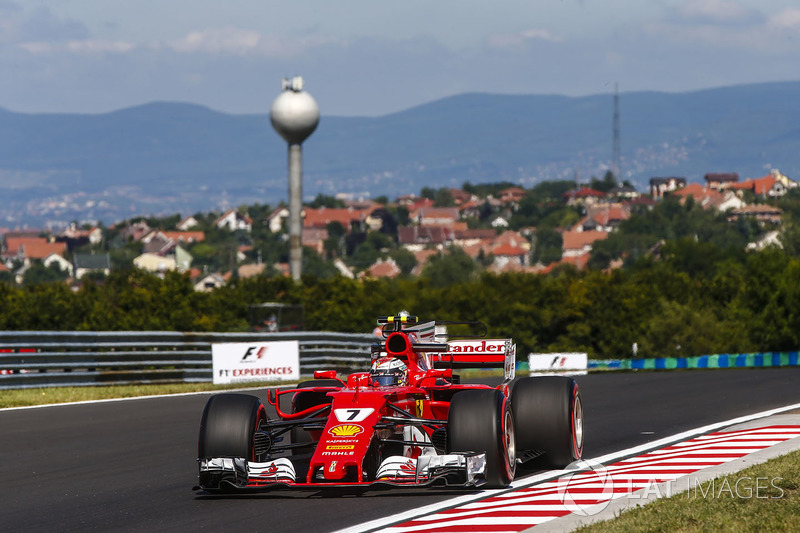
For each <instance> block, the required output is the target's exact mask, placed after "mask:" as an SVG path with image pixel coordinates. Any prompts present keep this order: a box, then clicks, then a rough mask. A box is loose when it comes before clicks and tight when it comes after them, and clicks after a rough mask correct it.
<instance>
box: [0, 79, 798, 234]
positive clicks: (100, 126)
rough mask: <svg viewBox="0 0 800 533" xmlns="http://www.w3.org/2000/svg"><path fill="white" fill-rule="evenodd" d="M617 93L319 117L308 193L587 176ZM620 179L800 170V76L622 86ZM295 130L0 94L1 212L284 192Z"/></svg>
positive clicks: (255, 198)
mask: <svg viewBox="0 0 800 533" xmlns="http://www.w3.org/2000/svg"><path fill="white" fill-rule="evenodd" d="M613 111H614V110H613V95H611V94H607V95H599V96H587V97H581V98H571V97H565V96H542V95H493V94H463V95H459V96H453V97H450V98H445V99H442V100H437V101H434V102H430V103H428V104H425V105H420V106H418V107H414V108H411V109H408V110H406V111H402V112H399V113H394V114H391V115H386V116H382V117H376V118H365V117H334V116H326V115H325V114H324V112H325V110H324V109H322V113H323V115H322V119H321V121H320V124H319V127H318V129H317V131H316V132H315V133H314V134H313V135H312V136H311V137H310V138H309V139H308V140H307V141H306V142H305V143H304V145H303V147H304V166H303V171H304V194H305V195H306V196H309V197H313V196H316V195H317V194H318V193H323V194H329V195H332V194H335V193H338V192H345V193H354V194H356V195H371V196H372V197H376V196H380V195H386V196H388V197H389V198H394V197H395V196H397V195H400V194H405V193H410V192H419V190H420V189H421V188H422V187H425V186H428V187H433V188H438V187H444V186H447V187H459V186H461V185H462V184H463V183H464V182H466V181H469V182H471V183H486V182H496V181H510V182H515V183H518V184H520V185H523V186H525V187H530V186H531V185H533V184H535V183H537V182H539V181H542V180H554V179H578V180H580V181H588V180H589V179H590V178H591V177H592V176H598V177H601V176H602V175H603V174H604V173H605V170H606V169H607V168H608V167H609V165H610V163H611V153H612V145H613V135H612V132H613V127H612V126H613ZM619 114H620V121H619V123H620V131H621V137H620V140H621V154H622V165H621V166H622V174H623V178H624V179H627V180H629V181H631V182H632V183H633V184H634V185H635V186H637V187H638V188H639V189H640V190H642V191H643V190H645V189H646V187H647V184H648V180H649V179H650V178H651V177H654V176H684V177H686V178H687V179H688V180H689V181H690V182H691V181H702V178H703V175H704V174H705V173H706V172H738V173H739V175H740V176H742V178H743V179H744V178H747V177H759V176H763V175H766V174H767V173H768V172H769V169H770V168H779V169H780V170H781V171H782V172H783V173H784V174H787V175H788V176H790V177H795V178H796V177H800V82H785V83H765V84H755V85H742V86H735V87H726V88H719V89H709V90H704V91H696V92H688V93H679V94H673V93H660V92H637V93H623V94H621V95H620V106H619ZM286 176H287V154H286V145H285V143H284V142H283V141H282V140H281V139H280V137H279V136H278V135H277V134H276V133H275V132H274V131H273V129H272V127H271V125H270V122H269V116H268V114H266V113H265V114H260V115H230V114H224V113H219V112H216V111H212V110H210V109H207V108H204V107H200V106H196V105H189V104H181V103H152V104H147V105H142V106H138V107H133V108H129V109H123V110H120V111H116V112H112V113H105V114H96V115H88V114H84V115H79V114H22V113H15V112H11V111H7V110H3V109H0V197H1V198H2V201H0V226H6V227H14V226H17V225H21V224H29V225H33V226H43V225H45V224H47V223H48V222H50V223H52V222H58V221H61V222H65V221H69V220H73V219H74V220H96V219H99V220H103V221H104V222H105V223H107V224H108V223H112V222H114V221H117V220H122V219H125V218H129V217H132V216H135V215H148V214H167V213H170V214H171V213H177V212H180V213H183V214H190V213H194V212H197V211H211V210H214V209H215V208H223V207H226V206H237V205H241V204H253V203H261V204H271V205H275V204H277V203H278V202H279V201H280V200H282V199H286V196H287V189H288V185H287V178H286Z"/></svg>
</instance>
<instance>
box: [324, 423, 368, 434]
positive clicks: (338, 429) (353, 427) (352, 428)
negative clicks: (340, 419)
mask: <svg viewBox="0 0 800 533" xmlns="http://www.w3.org/2000/svg"><path fill="white" fill-rule="evenodd" d="M328 432H329V433H330V434H331V435H335V436H337V437H354V436H356V435H358V434H359V433H363V432H364V428H362V427H361V426H359V425H358V424H339V425H338V426H333V427H332V428H331V429H329V430H328Z"/></svg>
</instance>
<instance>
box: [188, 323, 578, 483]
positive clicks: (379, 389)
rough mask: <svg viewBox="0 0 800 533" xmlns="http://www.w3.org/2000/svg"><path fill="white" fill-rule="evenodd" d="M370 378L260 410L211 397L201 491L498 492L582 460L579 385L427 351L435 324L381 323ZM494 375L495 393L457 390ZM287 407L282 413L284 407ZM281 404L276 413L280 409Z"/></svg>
mask: <svg viewBox="0 0 800 533" xmlns="http://www.w3.org/2000/svg"><path fill="white" fill-rule="evenodd" d="M378 324H380V325H381V326H382V329H383V340H382V342H379V343H376V344H375V345H373V348H372V353H371V359H372V368H371V370H370V372H357V373H354V374H351V375H350V376H348V377H347V380H346V381H344V380H340V379H338V378H337V377H336V372H335V371H317V372H315V373H314V377H315V380H314V381H306V382H303V383H300V384H299V385H297V386H296V387H294V388H291V389H285V390H279V389H276V390H271V391H269V393H268V402H269V404H271V405H272V406H274V408H275V410H276V411H277V415H278V418H277V419H271V418H269V417H268V416H267V411H266V409H265V407H264V405H263V403H262V402H261V400H260V399H259V398H257V397H256V396H251V395H246V394H217V395H214V396H212V397H211V398H210V399H209V400H208V403H207V404H206V407H205V410H204V411H203V417H202V421H201V424H200V438H199V443H198V461H199V466H200V475H199V487H197V488H199V489H203V490H206V491H211V492H213V491H228V490H235V489H253V488H257V489H269V488H279V487H305V488H321V487H352V486H370V487H378V486H381V485H383V486H403V487H410V486H415V487H417V486H463V487H479V486H482V487H488V488H500V487H505V486H506V485H508V484H509V483H511V481H512V480H513V479H514V474H515V471H516V467H517V464H518V463H523V462H524V461H527V460H529V459H533V458H535V457H541V460H542V461H543V462H544V464H545V465H546V466H549V467H555V468H563V467H565V466H566V465H568V464H569V463H571V462H572V461H575V460H577V459H579V458H580V457H581V453H582V450H583V410H582V408H581V397H580V392H579V390H578V385H577V383H575V381H574V380H573V379H571V378H567V377H561V376H547V377H531V378H521V379H518V380H516V381H515V382H514V387H513V390H512V389H511V383H512V380H514V372H515V363H516V361H515V345H513V344H512V342H511V340H510V339H486V338H485V332H486V328H485V326H483V325H482V324H480V323H477V322H476V323H464V322H459V323H456V322H448V323H444V324H449V325H455V324H461V325H463V324H473V325H475V324H479V325H480V326H482V328H483V331H482V333H480V334H478V335H470V336H466V338H464V337H462V338H459V339H458V340H452V338H451V339H450V340H448V342H434V341H435V340H436V339H437V336H436V335H435V331H436V326H437V324H442V323H435V322H429V323H426V324H418V321H417V318H416V317H413V316H388V317H381V318H379V319H378ZM486 367H499V368H503V369H504V376H505V379H504V380H503V382H502V383H501V384H500V385H499V386H497V387H490V386H488V385H482V384H465V383H460V380H459V376H458V375H456V374H453V370H454V369H458V368H486ZM287 394H289V395H291V398H292V401H291V409H290V411H289V412H284V411H283V410H281V401H280V399H281V397H283V396H284V395H287ZM285 403H286V402H284V404H285Z"/></svg>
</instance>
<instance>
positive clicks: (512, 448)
mask: <svg viewBox="0 0 800 533" xmlns="http://www.w3.org/2000/svg"><path fill="white" fill-rule="evenodd" d="M503 426H504V428H503V440H504V442H503V444H504V447H505V449H506V459H507V461H508V473H509V475H510V477H512V478H513V475H514V467H515V466H516V464H517V445H516V439H515V438H514V419H513V418H512V417H511V411H510V410H508V411H506V417H505V421H504V424H503Z"/></svg>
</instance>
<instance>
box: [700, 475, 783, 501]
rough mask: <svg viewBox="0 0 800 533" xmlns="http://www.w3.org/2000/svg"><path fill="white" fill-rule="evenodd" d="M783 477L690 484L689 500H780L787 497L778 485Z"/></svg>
mask: <svg viewBox="0 0 800 533" xmlns="http://www.w3.org/2000/svg"><path fill="white" fill-rule="evenodd" d="M782 480H783V478H782V477H771V478H770V477H750V476H743V477H740V478H736V479H730V478H715V479H712V480H711V481H709V482H707V483H704V484H703V483H699V482H697V481H696V480H695V482H694V483H692V482H691V481H690V482H689V490H688V491H687V493H686V494H687V496H688V497H689V498H703V499H719V498H731V499H733V498H737V499H740V500H751V499H754V498H755V499H759V500H779V499H781V498H783V496H784V495H785V493H784V490H783V488H782V487H780V486H779V485H778V484H777V483H779V482H780V481H782Z"/></svg>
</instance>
